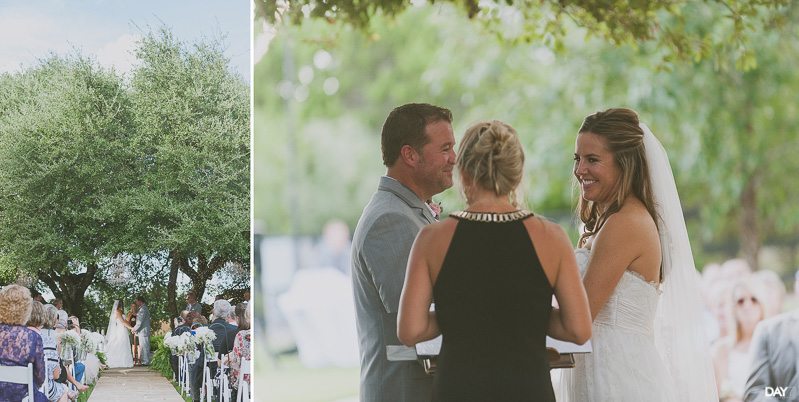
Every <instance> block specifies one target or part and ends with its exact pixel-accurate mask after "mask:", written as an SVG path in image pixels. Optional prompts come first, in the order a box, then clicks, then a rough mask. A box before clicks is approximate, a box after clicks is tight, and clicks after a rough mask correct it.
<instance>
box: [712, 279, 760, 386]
mask: <svg viewBox="0 0 799 402" xmlns="http://www.w3.org/2000/svg"><path fill="white" fill-rule="evenodd" d="M730 298H731V299H730V300H729V301H728V304H727V305H728V308H729V311H728V313H727V317H728V323H727V328H729V334H728V336H727V337H726V338H725V339H723V340H722V341H719V342H717V343H716V344H715V345H714V347H713V361H714V366H715V370H716V385H717V387H718V392H719V399H720V400H721V401H724V402H737V401H741V400H743V395H744V390H745V387H746V379H747V377H748V376H749V373H750V372H751V371H750V369H751V357H752V356H751V355H750V353H749V349H750V345H751V342H752V337H753V335H754V332H755V327H756V326H757V324H758V323H759V322H760V321H762V320H763V319H765V318H766V317H767V316H768V311H769V307H768V290H767V288H766V286H765V284H764V283H763V281H762V279H761V278H760V277H758V276H755V275H749V276H746V277H743V278H739V279H738V281H736V282H735V283H734V284H733V286H732V292H731V293H730Z"/></svg>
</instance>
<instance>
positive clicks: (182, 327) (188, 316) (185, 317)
mask: <svg viewBox="0 0 799 402" xmlns="http://www.w3.org/2000/svg"><path fill="white" fill-rule="evenodd" d="M197 315H199V314H198V313H195V312H188V311H186V310H183V311H181V312H180V317H179V322H180V324H179V325H178V326H176V327H175V330H174V331H172V335H174V336H177V335H182V334H183V333H184V332H188V331H191V324H192V322H194V317H195V316H197ZM178 363H179V360H178V355H175V354H173V353H172V351H171V350H170V352H169V364H170V366H172V372H173V373H175V375H177V373H178Z"/></svg>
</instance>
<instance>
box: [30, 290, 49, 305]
mask: <svg viewBox="0 0 799 402" xmlns="http://www.w3.org/2000/svg"><path fill="white" fill-rule="evenodd" d="M31 295H32V296H33V301H37V302H39V303H41V304H42V305H44V304H47V302H45V301H44V296H42V294H41V293H39V292H38V291H36V290H31Z"/></svg>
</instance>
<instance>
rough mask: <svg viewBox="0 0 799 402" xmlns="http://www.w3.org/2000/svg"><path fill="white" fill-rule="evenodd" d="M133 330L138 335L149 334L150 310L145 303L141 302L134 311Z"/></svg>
mask: <svg viewBox="0 0 799 402" xmlns="http://www.w3.org/2000/svg"><path fill="white" fill-rule="evenodd" d="M133 330H134V331H136V334H137V335H139V336H147V337H149V336H150V310H148V309H147V305H146V304H142V306H141V308H139V311H138V312H137V313H136V325H135V326H134V327H133Z"/></svg>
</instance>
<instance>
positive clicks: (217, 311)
mask: <svg viewBox="0 0 799 402" xmlns="http://www.w3.org/2000/svg"><path fill="white" fill-rule="evenodd" d="M231 315H234V322H235V311H234V310H233V306H231V305H230V302H228V301H227V300H224V299H221V300H217V301H215V302H214V317H217V318H216V319H214V320H213V321H211V324H210V325H208V328H211V329H212V330H213V331H214V333H216V339H215V340H214V350H215V351H216V353H220V354H223V355H226V354H228V353H230V351H231V350H233V341H235V340H236V333H237V332H239V329H238V327H237V326H236V325H234V324H231V323H230V322H228V320H227V318H228V317H230V316H231Z"/></svg>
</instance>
